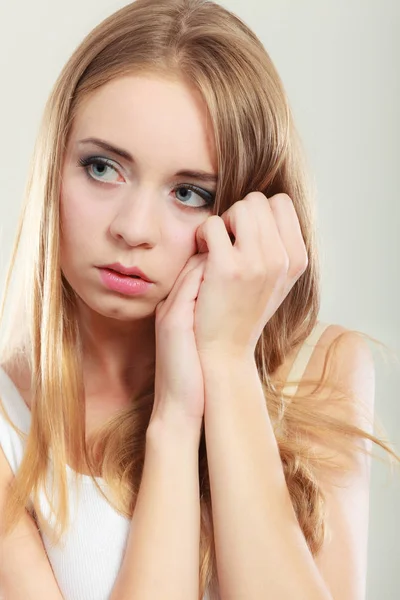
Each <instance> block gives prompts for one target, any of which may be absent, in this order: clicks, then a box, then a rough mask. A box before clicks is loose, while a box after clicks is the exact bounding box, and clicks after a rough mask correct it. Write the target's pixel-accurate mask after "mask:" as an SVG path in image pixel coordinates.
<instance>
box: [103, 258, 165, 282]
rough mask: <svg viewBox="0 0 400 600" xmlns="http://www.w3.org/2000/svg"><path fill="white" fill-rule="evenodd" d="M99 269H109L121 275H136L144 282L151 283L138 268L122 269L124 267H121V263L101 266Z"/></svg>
mask: <svg viewBox="0 0 400 600" xmlns="http://www.w3.org/2000/svg"><path fill="white" fill-rule="evenodd" d="M100 268H102V269H111V270H112V271H116V272H118V273H122V274H123V275H137V276H138V277H141V278H142V279H144V281H148V282H149V283H153V282H152V281H151V280H150V279H149V278H148V277H147V275H145V273H143V271H141V270H140V269H139V268H138V267H124V265H121V263H119V262H117V263H112V264H110V265H101V266H100Z"/></svg>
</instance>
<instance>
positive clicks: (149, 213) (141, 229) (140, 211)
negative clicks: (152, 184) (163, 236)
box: [110, 190, 161, 246]
mask: <svg viewBox="0 0 400 600" xmlns="http://www.w3.org/2000/svg"><path fill="white" fill-rule="evenodd" d="M155 196H156V194H155V193H151V192H150V191H147V192H146V191H139V190H136V191H135V192H134V193H133V194H130V195H129V196H124V197H123V198H122V199H121V204H120V205H119V207H118V211H117V212H116V214H115V216H114V218H113V220H112V222H111V224H110V233H111V235H112V236H113V237H114V238H115V239H116V240H124V241H125V242H126V244H128V245H129V246H143V245H145V246H154V244H155V243H156V238H157V234H158V219H157V216H156V215H157V206H156V200H157V199H156V197H155ZM160 209H161V207H160V206H158V210H159V211H160Z"/></svg>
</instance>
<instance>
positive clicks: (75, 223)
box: [60, 178, 99, 249]
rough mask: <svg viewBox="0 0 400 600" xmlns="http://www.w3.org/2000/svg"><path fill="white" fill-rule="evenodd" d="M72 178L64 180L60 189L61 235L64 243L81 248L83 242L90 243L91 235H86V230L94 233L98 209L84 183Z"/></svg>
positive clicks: (91, 240)
mask: <svg viewBox="0 0 400 600" xmlns="http://www.w3.org/2000/svg"><path fill="white" fill-rule="evenodd" d="M73 179H74V180H73V181H68V179H67V180H66V181H64V182H63V185H62V189H61V194H60V220H61V225H62V228H61V237H62V243H63V244H64V245H68V246H70V245H72V244H76V247H77V248H78V249H79V248H80V249H82V245H83V246H85V243H86V244H87V245H89V244H90V245H92V242H93V235H88V232H91V234H92V233H96V231H97V229H98V228H97V225H98V223H97V221H98V217H99V211H98V210H96V207H95V206H94V204H95V199H92V198H91V196H90V194H88V192H87V187H85V186H84V183H83V182H82V181H80V180H79V179H77V178H73Z"/></svg>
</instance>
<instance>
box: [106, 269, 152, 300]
mask: <svg viewBox="0 0 400 600" xmlns="http://www.w3.org/2000/svg"><path fill="white" fill-rule="evenodd" d="M99 273H100V278H101V281H102V282H103V284H104V285H105V286H106V287H107V288H108V289H110V290H113V291H114V292H118V293H120V294H125V295H126V296H138V295H140V294H144V293H145V292H147V291H148V290H149V289H150V288H151V287H152V286H153V285H154V284H153V283H152V282H150V281H145V280H144V279H134V278H133V277H129V275H123V274H122V273H117V272H115V271H112V270H111V269H107V268H103V267H100V268H99Z"/></svg>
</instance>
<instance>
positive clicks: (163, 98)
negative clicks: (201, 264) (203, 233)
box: [60, 74, 217, 410]
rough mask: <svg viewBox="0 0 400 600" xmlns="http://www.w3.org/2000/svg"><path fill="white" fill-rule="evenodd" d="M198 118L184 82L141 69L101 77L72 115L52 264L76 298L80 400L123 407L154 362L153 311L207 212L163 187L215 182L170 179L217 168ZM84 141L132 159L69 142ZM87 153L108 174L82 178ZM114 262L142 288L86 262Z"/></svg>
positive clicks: (189, 196) (192, 197)
mask: <svg viewBox="0 0 400 600" xmlns="http://www.w3.org/2000/svg"><path fill="white" fill-rule="evenodd" d="M206 117H207V113H206V106H205V103H204V101H203V99H202V98H201V96H200V95H199V93H198V92H197V91H196V90H194V89H193V88H191V87H190V86H189V85H188V84H186V82H184V81H181V80H172V79H162V78H160V76H159V75H151V74H149V75H146V76H144V75H140V76H136V75H135V76H134V75H130V76H127V77H124V78H120V79H117V80H114V81H111V82H109V83H108V84H106V85H105V86H103V87H102V88H101V89H99V90H97V91H96V92H94V93H93V94H92V95H91V96H90V97H89V98H87V99H86V100H85V102H84V104H83V105H82V106H81V107H80V110H79V112H78V114H77V117H76V119H75V122H74V126H73V129H72V131H71V135H70V138H69V141H68V145H67V149H66V155H65V161H64V165H63V179H62V192H61V198H60V207H61V219H62V239H61V267H62V271H63V273H64V276H65V277H66V279H67V280H68V282H69V283H70V285H71V286H72V287H73V288H74V290H75V291H76V292H77V294H78V296H79V311H78V318H79V320H80V323H81V330H82V336H83V344H84V348H85V355H84V356H85V358H84V365H83V369H84V379H85V385H86V389H87V393H88V397H93V398H94V397H95V396H96V398H97V399H98V400H97V401H98V402H101V399H100V398H102V399H103V400H102V402H103V404H104V403H109V402H110V401H111V402H113V407H116V405H124V404H125V403H127V402H128V401H129V397H128V396H129V390H130V389H132V388H133V389H135V386H138V387H139V386H140V382H141V376H142V377H143V376H144V375H143V374H144V373H145V371H146V367H147V366H148V365H149V364H151V363H152V361H153V360H154V354H155V334H154V330H155V321H154V318H155V317H154V313H155V308H156V306H157V304H158V303H159V302H160V301H161V300H163V299H165V298H166V297H167V296H168V294H169V292H170V291H171V289H172V287H173V285H174V283H175V281H176V280H177V277H178V275H179V273H180V272H181V271H182V269H183V267H184V266H185V264H186V263H187V261H188V259H189V258H190V257H191V256H193V255H194V254H196V253H197V245H196V230H197V228H198V227H199V226H200V225H201V224H202V223H203V222H204V221H205V220H206V219H207V217H208V216H209V215H210V214H211V208H208V209H203V208H196V207H200V206H202V205H203V206H204V204H205V201H204V199H203V198H202V197H201V196H200V195H199V194H198V193H197V192H193V191H185V190H184V189H180V190H177V189H175V190H174V189H173V188H174V186H175V184H176V183H180V184H181V183H182V184H183V183H191V184H195V185H197V186H199V187H201V188H202V189H205V190H207V191H209V192H215V187H216V184H215V183H208V182H207V183H204V182H200V181H197V180H196V179H193V178H188V177H182V176H180V177H175V174H176V173H177V172H178V171H180V170H183V169H191V170H203V171H206V172H208V173H211V174H214V175H215V174H217V161H216V153H215V146H214V140H213V135H212V131H211V129H210V126H209V121H210V120H209V119H208V124H207V121H206ZM89 137H96V138H100V139H102V140H106V141H107V142H109V143H111V144H113V145H114V146H117V147H119V148H122V149H124V150H126V151H128V152H129V153H130V154H131V155H132V156H133V157H134V161H135V162H134V164H130V163H129V162H128V161H127V160H126V159H123V158H121V157H119V156H117V155H114V154H112V153H110V152H107V151H105V150H104V149H102V148H99V147H98V146H95V145H93V144H80V143H79V141H80V140H83V139H85V138H89ZM92 155H94V156H101V157H105V158H108V159H110V160H112V161H113V163H114V166H115V168H116V169H118V171H114V170H113V169H112V168H110V167H106V168H105V169H104V167H103V168H102V167H101V165H99V164H97V165H91V166H89V167H87V169H88V172H89V173H90V174H91V175H92V176H94V177H95V178H97V179H98V180H101V181H96V180H95V179H93V180H90V179H89V178H88V175H87V173H86V172H85V169H84V168H82V167H81V166H77V163H78V160H79V159H80V158H82V157H84V158H85V157H87V156H92ZM104 181H106V183H102V182H104ZM185 203H186V204H189V205H191V206H192V208H188V207H187V206H185ZM89 231H90V235H88V232H89ZM117 261H119V262H121V263H122V264H123V265H125V266H133V265H135V266H138V267H139V268H140V269H142V271H143V272H144V273H145V274H146V275H147V276H148V277H149V278H150V279H151V280H152V281H154V282H155V284H154V285H153V286H152V289H151V291H150V292H149V293H147V294H145V295H143V296H136V297H131V296H124V295H122V294H118V293H116V292H113V291H110V290H108V289H107V288H105V287H104V285H103V284H102V283H101V280H100V277H99V272H98V269H97V268H96V266H95V265H104V264H107V263H112V262H117ZM107 398H111V400H106V399H107ZM113 407H112V408H113ZM106 410H108V409H106Z"/></svg>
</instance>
